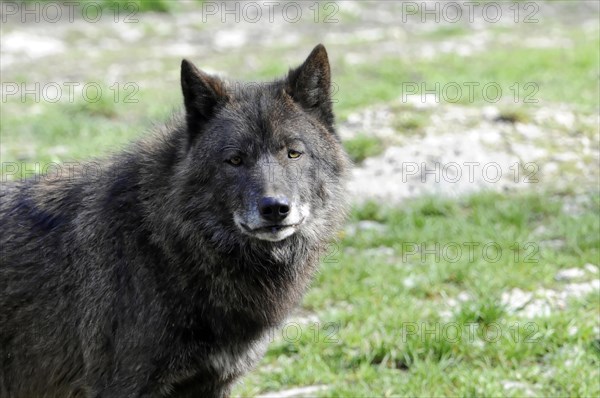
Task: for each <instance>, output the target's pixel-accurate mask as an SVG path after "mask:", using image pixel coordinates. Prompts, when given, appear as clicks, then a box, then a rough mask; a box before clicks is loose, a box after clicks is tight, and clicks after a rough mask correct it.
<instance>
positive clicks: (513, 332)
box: [236, 193, 600, 397]
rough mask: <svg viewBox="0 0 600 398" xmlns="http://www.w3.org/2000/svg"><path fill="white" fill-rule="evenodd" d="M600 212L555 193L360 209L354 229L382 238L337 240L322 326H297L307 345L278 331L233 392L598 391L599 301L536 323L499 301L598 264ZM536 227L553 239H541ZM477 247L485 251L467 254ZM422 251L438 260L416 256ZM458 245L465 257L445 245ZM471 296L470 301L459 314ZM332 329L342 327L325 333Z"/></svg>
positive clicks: (315, 293)
mask: <svg viewBox="0 0 600 398" xmlns="http://www.w3.org/2000/svg"><path fill="white" fill-rule="evenodd" d="M598 205H599V199H598V196H597V195H593V196H591V202H590V204H589V205H588V206H587V207H586V208H585V209H584V211H583V213H581V214H579V215H577V216H571V215H568V214H565V213H563V212H562V210H561V198H558V197H551V196H549V195H548V196H547V195H525V196H516V197H506V196H502V195H498V194H485V193H484V194H478V195H475V196H471V197H468V198H464V199H461V200H458V201H453V200H439V199H434V198H430V199H427V200H413V201H411V202H409V203H405V204H404V205H403V206H402V209H399V208H390V207H384V208H382V207H380V206H378V205H376V204H374V203H367V204H365V205H364V206H361V207H359V208H356V209H355V210H354V211H353V213H352V222H354V223H356V222H359V221H361V220H369V221H376V222H380V223H382V225H384V226H385V230H383V231H378V230H362V231H361V230H359V232H357V233H356V234H355V235H349V236H345V237H344V238H343V239H342V240H341V242H339V247H338V248H337V249H336V250H335V251H333V252H334V253H337V254H336V255H335V256H333V257H332V256H328V257H327V259H326V261H325V263H324V264H323V265H322V272H321V273H320V274H319V275H318V277H317V280H316V281H315V283H314V285H313V287H312V288H311V289H310V291H309V292H308V295H307V296H306V298H305V300H304V308H305V309H306V310H309V311H311V312H313V313H315V314H316V315H317V316H318V318H319V319H320V323H318V324H313V323H310V324H307V325H303V326H301V327H300V329H299V330H301V331H302V335H301V337H300V338H297V339H296V338H292V339H290V338H288V339H286V338H283V337H282V335H281V333H280V334H277V336H276V338H275V339H274V342H273V343H272V344H271V348H270V350H269V352H268V353H267V355H266V357H265V358H264V360H263V361H262V364H261V366H260V367H259V369H258V370H257V371H256V372H255V373H252V374H250V375H249V376H248V377H247V378H246V379H245V381H244V384H242V385H240V386H238V387H237V388H236V394H238V395H242V396H247V395H255V394H258V393H261V392H264V391H277V390H279V389H284V388H289V387H290V386H305V385H312V384H326V385H329V389H328V390H327V391H326V392H324V393H322V394H321V395H322V396H330V397H335V396H353V397H358V396H364V397H367V396H368V397H372V396H391V395H395V396H397V395H401V396H506V395H508V396H522V394H523V393H524V391H522V390H519V389H518V388H517V389H516V390H514V391H513V390H508V391H507V390H505V389H504V388H503V386H502V385H503V383H504V382H505V381H507V380H508V381H518V382H521V383H524V384H523V385H524V386H526V387H527V388H530V389H532V391H534V392H535V393H536V395H537V396H598V394H600V378H599V377H600V372H599V369H600V367H599V366H600V349H599V347H598V344H599V340H598V339H599V336H598V331H597V330H596V331H594V328H598V327H600V322H599V321H598V311H600V300H599V297H598V294H597V293H596V294H592V295H589V296H587V297H584V298H582V299H579V300H573V301H571V302H570V304H569V306H568V308H567V309H565V310H563V311H553V313H552V315H551V316H549V317H542V318H536V319H525V318H523V317H520V316H519V315H518V314H513V313H511V312H510V311H507V309H506V308H504V307H503V306H502V305H501V304H500V296H501V294H502V292H504V291H506V290H509V289H511V288H520V289H522V290H526V291H534V290H536V289H538V288H540V287H545V288H548V289H558V290H560V289H562V288H563V284H562V283H561V282H557V281H555V280H554V278H553V275H554V274H555V273H556V272H557V271H558V270H560V269H561V268H565V267H581V266H583V264H585V263H586V262H591V263H595V264H598V259H599V255H600V252H599V236H600V235H599V234H600V226H599V220H598V218H597V216H596V215H597V209H598ZM540 225H544V226H547V227H548V230H549V231H551V232H549V234H551V235H549V236H543V235H542V236H538V235H536V234H534V233H532V231H534V230H536V228H538V227H539V226H540ZM550 237H552V238H553V239H563V240H564V241H565V245H564V247H563V248H562V249H560V252H558V251H557V250H555V249H552V248H550V247H547V246H545V245H544V243H543V242H544V240H546V239H548V238H550ZM490 242H493V243H495V244H497V245H498V247H500V248H501V249H502V254H501V256H500V257H499V259H498V260H497V261H496V260H494V261H492V259H491V252H490V253H488V255H487V256H486V253H485V252H484V250H482V248H483V247H484V245H486V244H489V243H490ZM436 244H437V245H438V246H439V248H440V249H438V250H435V247H436ZM468 244H471V245H473V244H479V246H475V247H476V249H474V250H473V252H472V257H471V258H470V256H469V253H468V252H467V251H465V250H464V248H465V247H466V245H468ZM527 244H533V245H534V246H533V247H534V248H535V249H536V250H531V249H525V245H527ZM421 245H423V246H422V247H424V248H426V249H429V250H430V252H429V253H427V252H421V253H416V252H415V251H414V248H415V247H421ZM449 245H450V246H449ZM452 245H454V246H456V245H458V246H461V247H463V252H462V255H457V254H456V252H454V253H451V251H447V252H445V251H444V250H443V249H442V248H443V247H445V246H446V247H453V246H452ZM381 247H386V248H391V249H392V252H393V255H391V256H390V254H389V253H383V254H381V253H382V252H381V251H380V248H381ZM378 248H379V249H378ZM378 250H379V251H378ZM436 252H437V258H436ZM378 253H379V254H378ZM455 259H456V261H454V260H455ZM450 260H452V261H450ZM407 280H410V281H412V282H411V283H409V284H407V283H406V281H407ZM461 293H463V294H465V293H466V294H467V295H468V296H467V297H468V300H466V301H465V302H464V303H462V304H460V305H457V306H455V307H450V306H449V305H448V304H447V303H448V302H449V301H450V299H456V297H457V296H458V295H459V294H461ZM445 312H447V313H448V314H447V315H446V316H443V315H442V314H444V313H445ZM332 324H333V325H337V329H332V328H329V329H327V330H325V326H326V325H332ZM573 325H575V326H576V327H577V329H576V331H575V332H572V331H571V332H569V330H570V327H571V326H573ZM286 328H290V326H289V325H288V326H286ZM294 328H298V327H297V326H296V325H294ZM284 330H286V329H284ZM291 330H296V329H291ZM316 331H318V332H320V333H319V334H317V333H316ZM459 333H460V334H459ZM328 334H331V336H329V340H328V337H327V336H328ZM289 335H290V333H289V330H288V333H287V336H288V337H289ZM293 336H294V337H295V334H294V335H293Z"/></svg>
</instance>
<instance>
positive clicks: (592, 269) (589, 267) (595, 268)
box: [583, 263, 598, 274]
mask: <svg viewBox="0 0 600 398" xmlns="http://www.w3.org/2000/svg"><path fill="white" fill-rule="evenodd" d="M583 268H585V270H586V271H587V272H589V273H590V274H597V273H598V266H596V265H594V264H590V263H587V264H586V265H584V266H583Z"/></svg>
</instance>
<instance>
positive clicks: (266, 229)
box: [240, 218, 304, 234]
mask: <svg viewBox="0 0 600 398" xmlns="http://www.w3.org/2000/svg"><path fill="white" fill-rule="evenodd" d="M303 222H304V218H302V219H301V220H300V221H299V222H297V223H295V224H273V225H265V226H262V227H258V228H250V227H249V226H248V225H246V224H244V223H240V225H241V226H242V228H244V229H245V230H246V231H247V232H249V233H252V234H257V233H273V234H276V233H278V232H279V231H282V230H284V229H287V228H295V227H298V226H300V225H301V224H302V223H303Z"/></svg>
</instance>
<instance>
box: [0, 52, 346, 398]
mask: <svg viewBox="0 0 600 398" xmlns="http://www.w3.org/2000/svg"><path fill="white" fill-rule="evenodd" d="M330 83H331V77H330V67H329V61H328V57H327V53H326V51H325V48H324V47H323V46H322V45H319V46H317V47H316V48H315V49H314V50H313V51H312V53H311V54H310V56H309V57H308V58H307V59H306V61H305V62H304V63H303V64H302V65H301V66H299V67H298V68H296V69H292V70H290V71H289V73H288V74H287V76H285V77H284V78H282V79H280V80H277V81H274V82H269V83H264V84H258V85H257V84H252V85H247V86H244V85H240V84H235V85H232V84H231V83H227V82H225V81H223V80H221V79H220V78H218V77H215V76H212V75H209V74H206V73H204V72H202V71H200V70H198V69H197V68H196V67H194V66H193V65H192V64H191V63H190V62H188V61H185V60H184V61H183V63H182V65H181V86H182V90H183V99H184V105H185V117H182V118H180V119H177V118H175V120H174V121H173V122H172V123H171V124H170V126H167V127H165V128H164V129H162V130H160V131H158V132H156V133H155V134H153V135H151V136H148V137H146V138H143V139H141V140H140V141H138V142H136V143H133V144H131V146H130V147H129V148H128V149H127V150H125V151H124V152H123V153H120V154H117V155H114V156H112V157H109V158H108V159H107V160H104V161H101V162H99V163H97V165H98V166H99V167H97V168H96V169H95V170H96V172H94V173H91V172H88V173H77V172H73V170H71V173H62V174H61V177H60V178H36V179H29V180H24V181H17V182H11V183H3V184H2V191H1V197H0V199H1V208H0V209H1V210H0V223H1V245H2V246H1V263H0V396H1V397H2V398H17V397H18V398H25V397H27V398H32V397H102V398H115V397H117V398H118V397H221V396H228V395H229V393H230V390H231V387H232V385H233V383H234V382H235V381H236V380H237V379H238V378H239V377H240V376H241V375H242V374H244V373H245V372H247V371H248V370H250V369H251V368H252V366H253V365H254V364H256V362H257V361H258V360H259V359H260V358H261V356H262V355H263V352H264V349H265V345H266V344H265V343H266V340H267V337H268V336H269V333H270V332H271V331H272V328H274V327H276V326H277V325H281V323H282V322H283V321H284V320H285V318H286V316H287V315H288V314H289V313H290V311H291V310H292V309H293V308H294V306H295V305H296V304H298V302H299V300H300V298H301V297H302V294H303V292H304V290H305V289H306V288H307V285H308V284H309V283H310V281H311V277H312V276H313V274H314V273H315V270H316V268H317V265H318V262H319V254H320V253H322V250H323V247H324V245H326V244H327V242H329V241H330V240H331V239H332V238H334V237H335V234H336V232H337V230H338V229H339V228H340V226H341V223H342V222H343V219H344V213H345V211H344V209H345V207H344V205H343V203H344V189H343V185H344V184H343V183H344V177H345V175H346V174H347V169H348V160H347V157H346V155H345V153H344V151H343V149H342V146H341V145H340V140H339V138H338V136H337V134H336V131H335V127H334V115H333V112H332V104H331V98H330ZM65 174H66V175H65Z"/></svg>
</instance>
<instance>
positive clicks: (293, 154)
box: [288, 149, 302, 159]
mask: <svg viewBox="0 0 600 398" xmlns="http://www.w3.org/2000/svg"><path fill="white" fill-rule="evenodd" d="M300 156H302V152H298V151H295V150H293V149H290V150H289V151H288V158H290V159H298V158H299V157H300Z"/></svg>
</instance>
